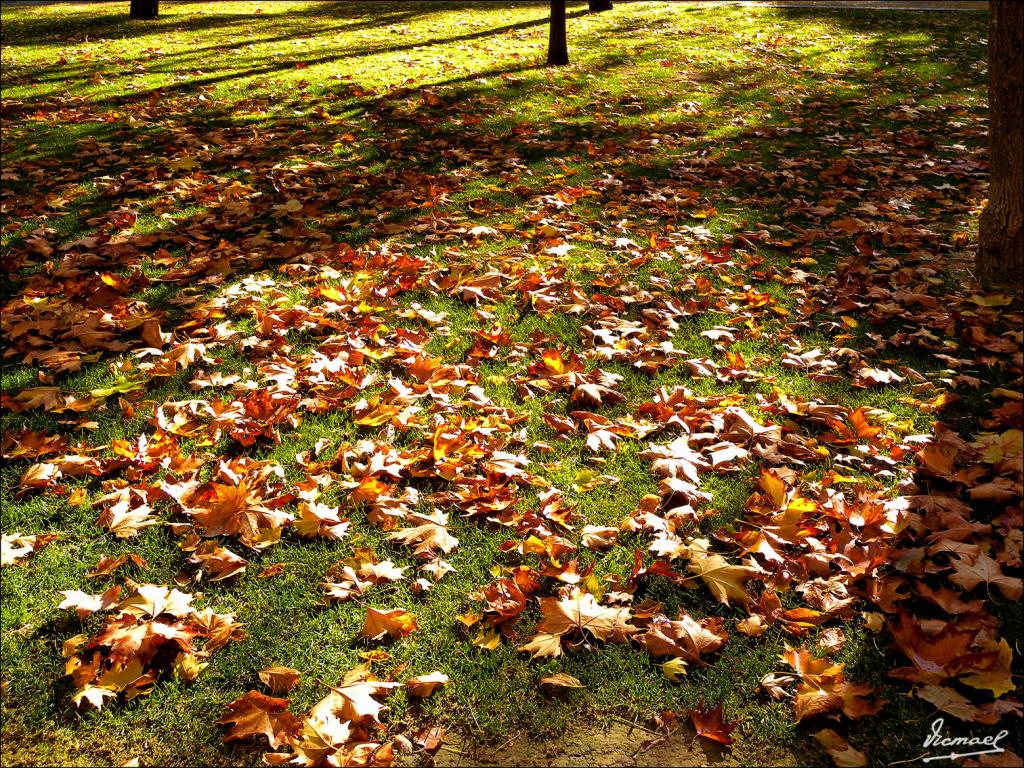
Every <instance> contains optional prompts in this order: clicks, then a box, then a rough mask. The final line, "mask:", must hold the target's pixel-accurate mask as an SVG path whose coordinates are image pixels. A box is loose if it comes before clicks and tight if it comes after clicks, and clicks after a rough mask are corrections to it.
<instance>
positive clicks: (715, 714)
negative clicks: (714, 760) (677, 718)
mask: <svg viewBox="0 0 1024 768" xmlns="http://www.w3.org/2000/svg"><path fill="white" fill-rule="evenodd" d="M690 722H691V723H693V727H694V730H696V731H697V735H698V736H701V737H703V738H705V739H710V740H711V741H717V742H718V743H719V744H732V742H733V738H732V737H731V736H730V735H729V734H730V733H732V732H733V731H734V730H735V729H736V726H737V725H738V723H735V722H733V723H729V722H725V721H724V720H723V713H722V705H721V704H719V705H718V706H716V707H715V708H714V709H705V707H704V703H703V702H701V704H700V706H698V707H695V708H694V709H691V710H690Z"/></svg>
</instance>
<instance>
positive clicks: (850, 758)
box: [811, 728, 868, 768]
mask: <svg viewBox="0 0 1024 768" xmlns="http://www.w3.org/2000/svg"><path fill="white" fill-rule="evenodd" d="M811 738H813V739H814V740H815V741H816V742H818V743H819V744H821V746H822V748H823V749H824V750H825V752H826V753H827V754H828V756H829V757H831V758H832V762H833V763H835V765H837V766H839V768H860V766H864V765H867V763H868V758H867V755H865V754H864V753H863V752H861V751H859V750H856V749H854V748H853V747H851V746H850V745H849V743H848V742H847V741H846V739H844V738H843V737H842V736H840V735H839V734H838V733H836V732H835V731H833V730H832V729H831V728H822V729H821V730H820V731H818V732H817V733H812V734H811Z"/></svg>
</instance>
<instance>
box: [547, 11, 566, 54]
mask: <svg viewBox="0 0 1024 768" xmlns="http://www.w3.org/2000/svg"><path fill="white" fill-rule="evenodd" d="M568 63H569V40H568V38H567V37H566V32H565V0H551V23H550V25H549V27H548V64H568Z"/></svg>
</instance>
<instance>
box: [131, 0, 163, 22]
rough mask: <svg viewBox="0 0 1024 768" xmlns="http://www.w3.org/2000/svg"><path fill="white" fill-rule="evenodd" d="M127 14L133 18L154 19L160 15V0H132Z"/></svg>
mask: <svg viewBox="0 0 1024 768" xmlns="http://www.w3.org/2000/svg"><path fill="white" fill-rule="evenodd" d="M128 15H129V16H130V17H131V18H133V19H155V18H156V17H157V16H159V15H160V0H132V5H131V10H130V11H129V12H128Z"/></svg>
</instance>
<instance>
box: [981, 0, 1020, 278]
mask: <svg viewBox="0 0 1024 768" xmlns="http://www.w3.org/2000/svg"><path fill="white" fill-rule="evenodd" d="M988 6H989V22H988V151H989V190H988V205H986V206H985V210H984V211H982V212H981V220H980V222H979V226H978V256H977V261H976V267H977V270H978V277H979V278H980V279H981V282H982V284H984V285H992V284H995V283H1003V284H1007V285H1015V286H1018V287H1019V286H1020V283H1021V280H1022V279H1024V3H1021V2H1017V0H992V2H990V3H989V4H988Z"/></svg>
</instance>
